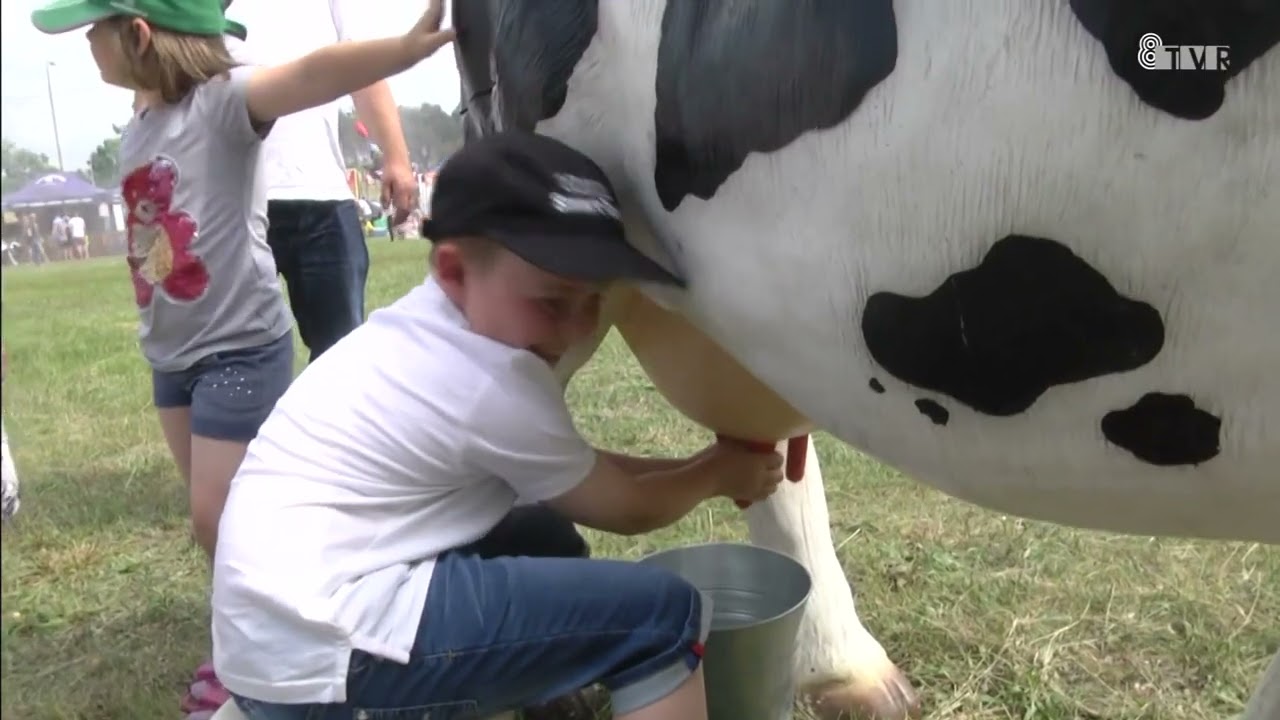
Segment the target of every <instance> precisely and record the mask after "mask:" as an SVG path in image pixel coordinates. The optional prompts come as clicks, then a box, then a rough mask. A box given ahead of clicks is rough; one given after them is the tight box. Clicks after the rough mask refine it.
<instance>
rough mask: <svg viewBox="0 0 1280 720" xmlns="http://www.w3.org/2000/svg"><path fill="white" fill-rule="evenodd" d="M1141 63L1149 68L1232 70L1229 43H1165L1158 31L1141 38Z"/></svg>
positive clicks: (1139, 47) (1139, 39) (1139, 44)
mask: <svg viewBox="0 0 1280 720" xmlns="http://www.w3.org/2000/svg"><path fill="white" fill-rule="evenodd" d="M1138 64H1139V65H1141V66H1142V67H1143V68H1144V69H1146V70H1218V71H1225V70H1230V69H1231V49H1230V47H1229V46H1227V45H1165V44H1164V40H1162V39H1161V38H1160V36H1159V35H1157V34H1155V33H1147V34H1145V35H1143V36H1142V37H1140V38H1138Z"/></svg>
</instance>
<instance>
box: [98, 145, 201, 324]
mask: <svg viewBox="0 0 1280 720" xmlns="http://www.w3.org/2000/svg"><path fill="white" fill-rule="evenodd" d="M177 186H178V166H177V164H176V163H174V161H173V160H172V159H171V158H168V157H165V156H163V155H158V156H156V158H155V159H154V160H152V161H151V162H149V163H147V164H145V165H142V166H141V167H138V168H136V169H135V170H133V171H132V172H130V173H129V174H128V175H126V176H125V177H124V180H122V181H121V182H120V192H121V195H122V196H123V198H124V202H125V206H126V207H127V208H128V209H129V212H128V215H127V216H126V217H125V228H126V232H127V234H128V238H129V254H128V256H127V257H128V262H129V271H130V274H131V275H132V276H133V290H134V296H135V299H136V300H137V303H138V307H142V308H144V307H148V306H150V305H151V300H152V297H153V296H154V294H155V289H156V287H157V286H159V287H160V289H161V290H163V291H164V293H165V294H166V295H168V296H169V297H170V298H172V299H174V300H179V301H191V300H195V299H197V298H199V297H200V296H201V295H203V294H204V292H205V290H206V289H208V287H209V271H208V269H207V268H206V267H205V265H204V262H203V261H201V260H200V258H199V257H197V256H196V255H195V254H193V253H192V252H191V244H192V243H193V242H194V241H195V239H196V235H197V232H198V227H197V225H196V221H195V219H194V218H192V217H191V216H190V215H189V214H187V213H186V212H185V211H183V210H180V209H175V208H174V207H173V194H174V190H175V189H176V188H177Z"/></svg>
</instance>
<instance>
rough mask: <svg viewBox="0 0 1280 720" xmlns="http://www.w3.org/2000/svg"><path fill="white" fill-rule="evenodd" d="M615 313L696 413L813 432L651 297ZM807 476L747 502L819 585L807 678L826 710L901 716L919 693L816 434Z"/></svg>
mask: <svg viewBox="0 0 1280 720" xmlns="http://www.w3.org/2000/svg"><path fill="white" fill-rule="evenodd" d="M609 307H610V313H609V317H610V319H612V320H614V321H615V322H616V326H617V328H618V330H619V332H621V333H622V336H623V338H624V339H625V340H626V341H627V345H628V346H629V347H630V348H631V351H632V352H633V353H635V356H636V359H637V361H639V363H640V365H641V367H643V368H644V370H645V372H646V373H647V374H648V376H649V378H650V379H651V380H652V381H653V383H654V386H655V387H657V389H658V391H659V392H661V393H662V395H663V397H665V398H666V399H667V401H668V402H670V403H671V404H672V405H673V406H674V407H675V408H676V409H678V410H679V411H680V412H681V413H683V414H684V415H685V416H686V417H688V418H690V419H692V420H693V421H695V422H697V423H699V424H700V425H702V426H704V427H706V428H709V429H711V430H713V431H715V432H716V433H719V434H722V435H725V436H728V437H731V438H737V439H741V440H754V441H761V440H775V439H779V438H789V437H793V436H795V435H797V434H801V433H804V432H808V430H809V429H810V428H809V423H808V421H807V420H806V419H805V418H804V417H802V416H801V415H800V414H799V413H798V412H796V410H795V409H794V408H792V407H791V406H790V405H789V404H788V403H786V401H784V400H783V399H782V398H780V397H778V396H777V395H776V394H775V393H773V392H772V391H771V390H769V388H767V387H765V386H764V385H763V384H762V383H760V381H759V380H757V379H756V378H755V377H753V376H752V375H750V374H749V373H747V371H746V370H745V369H743V367H742V366H741V365H740V364H739V363H738V362H737V361H735V360H734V359H733V358H732V357H730V356H729V355H728V354H727V353H725V351H724V350H723V349H721V348H720V347H719V346H718V345H716V344H715V343H713V342H711V340H709V339H708V338H707V337H706V335H705V334H703V333H702V332H700V331H699V330H697V329H696V328H694V327H693V326H692V325H691V324H689V323H688V322H687V321H686V320H684V319H683V318H681V317H680V316H678V315H675V314H673V313H670V312H667V311H666V310H663V309H662V308H659V307H658V306H657V305H655V304H654V303H652V302H650V301H649V300H647V299H646V298H645V297H643V296H640V295H635V296H634V297H632V298H630V299H619V298H618V297H614V298H613V302H612V303H611V304H610V306H609ZM806 445H807V446H808V450H807V453H808V455H807V461H806V463H805V474H804V478H803V479H802V480H801V481H800V482H798V483H795V484H791V483H784V485H785V487H784V488H783V489H782V490H780V491H779V492H778V493H777V495H776V496H775V497H774V498H773V499H771V500H770V501H769V502H767V503H765V504H762V505H761V506H759V507H754V508H751V509H749V510H748V511H747V521H748V525H749V527H750V529H751V537H752V540H753V541H754V542H756V543H758V544H760V545H764V546H767V547H770V548H772V549H776V550H779V551H782V552H785V553H787V554H788V555H791V556H792V557H794V558H796V559H797V560H799V561H800V562H801V563H803V564H804V565H805V567H807V568H808V569H809V572H810V573H811V574H812V576H813V579H814V588H813V592H812V595H811V598H810V601H809V605H808V609H807V611H806V614H805V616H804V620H803V623H802V629H801V634H800V638H799V645H798V651H797V653H796V656H795V671H796V679H797V684H798V685H799V686H800V688H802V690H803V691H804V692H805V694H806V695H808V696H809V697H810V699H812V700H813V701H814V702H815V704H816V705H817V706H818V708H819V709H820V711H821V713H822V715H823V717H825V718H837V717H842V716H843V717H854V718H873V719H874V720H898V719H899V718H904V717H907V716H908V715H909V714H914V713H915V711H916V709H917V707H918V701H917V699H916V694H915V692H914V690H913V689H912V688H911V684H910V683H909V682H907V680H906V678H905V677H904V676H903V674H902V672H901V671H899V670H898V668H897V667H896V666H895V665H894V664H893V663H892V662H891V661H890V660H889V658H888V657H887V656H886V655H885V652H884V648H882V647H881V646H880V643H878V642H876V640H875V638H873V637H872V636H871V634H870V633H868V632H867V630H866V629H865V628H864V627H863V626H862V623H861V622H860V621H859V620H858V613H857V611H856V609H855V608H854V598H853V593H852V591H851V590H850V588H849V582H848V581H847V580H846V579H845V577H844V573H843V571H842V569H841V567H840V562H839V560H838V559H837V558H836V552H835V547H834V545H833V543H832V540H831V529H830V525H829V522H828V517H827V502H826V497H825V495H824V494H823V488H822V472H821V470H820V469H819V467H818V458H817V455H816V453H815V452H814V450H813V443H812V442H810V443H806Z"/></svg>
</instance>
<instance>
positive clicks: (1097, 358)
mask: <svg viewBox="0 0 1280 720" xmlns="http://www.w3.org/2000/svg"><path fill="white" fill-rule="evenodd" d="M862 334H863V337H864V339H865V340H866V343H867V348H868V349H869V350H870V352H871V357H872V358H873V359H875V361H876V362H878V363H879V364H880V365H881V366H883V367H884V368H885V369H886V370H887V371H889V373H890V374H892V375H893V376H894V377H896V378H898V379H899V380H902V381H903V382H906V383H910V384H912V385H915V386H917V387H921V388H927V389H929V390H933V391H935V392H939V393H945V394H946V395H949V396H951V397H953V398H955V399H956V400H959V401H960V402H962V403H964V404H965V405H968V406H969V407H971V408H973V409H974V410H977V411H978V412H981V413H985V414H988V415H998V416H1007V415H1014V414H1016V413H1020V412H1022V411H1024V410H1026V409H1027V408H1029V407H1031V405H1032V403H1034V402H1035V401H1036V398H1038V397H1040V395H1041V394H1042V393H1043V392H1044V391H1045V390H1048V389H1049V388H1050V387H1053V386H1054V385H1063V384H1066V383H1071V382H1079V381H1081V380H1086V379H1089V378H1094V377H1098V376H1101V375H1106V374H1108V373H1118V372H1124V371H1126V370H1133V369H1134V368H1138V367H1141V366H1143V365H1145V364H1146V363H1148V362H1150V361H1151V359H1152V358H1154V357H1155V356H1156V354H1157V353H1159V352H1160V348H1161V347H1162V346H1163V345H1164V323H1163V321H1162V320H1161V318H1160V313H1158V312H1157V311H1156V309H1155V308H1153V307H1151V306H1150V305H1148V304H1146V303H1143V302H1139V301H1137V300H1131V299H1129V298H1126V297H1124V296H1122V295H1120V293H1118V292H1116V289H1115V288H1114V287H1112V286H1111V283H1109V282H1107V279H1106V278H1105V277H1103V275H1102V273H1100V272H1098V271H1097V270H1096V269H1094V268H1093V267H1092V266H1090V265H1089V263H1087V262H1085V261H1084V260H1083V259H1081V258H1080V257H1079V256H1077V255H1075V254H1074V253H1072V252H1071V250H1070V249H1068V248H1067V247H1066V246H1064V245H1062V244H1061V243H1058V242H1055V241H1053V240H1047V239H1044V238H1036V237H1027V236H1025V235H1010V236H1007V237H1005V238H1002V239H1000V240H999V241H997V242H996V243H995V244H994V245H992V246H991V249H990V250H989V251H988V252H987V254H986V256H985V257H984V258H983V259H982V262H980V263H979V264H978V265H977V267H974V268H972V269H969V270H964V271H961V272H957V273H955V274H954V275H952V276H950V277H948V278H947V279H946V280H945V281H943V283H942V284H941V285H940V286H938V288H937V289H935V290H934V291H933V292H931V293H930V294H929V295H927V296H925V297H922V298H912V297H907V296H905V295H899V294H897V293H892V292H877V293H875V294H873V295H872V296H871V297H870V298H868V299H867V305H866V308H865V310H864V311H863V313H862Z"/></svg>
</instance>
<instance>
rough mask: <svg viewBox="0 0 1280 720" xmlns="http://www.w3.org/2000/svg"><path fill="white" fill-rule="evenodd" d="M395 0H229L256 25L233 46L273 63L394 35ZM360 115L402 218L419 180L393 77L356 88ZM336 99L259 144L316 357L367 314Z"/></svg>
mask: <svg viewBox="0 0 1280 720" xmlns="http://www.w3.org/2000/svg"><path fill="white" fill-rule="evenodd" d="M388 2H389V0H235V3H234V4H232V3H231V2H230V0H227V2H226V3H225V4H226V5H227V15H228V17H231V18H232V19H234V20H237V21H239V22H240V23H241V24H243V25H245V26H247V27H252V28H253V32H252V33H250V34H249V35H248V37H247V38H245V40H244V41H240V40H238V39H235V38H228V39H227V48H228V49H229V50H230V51H231V54H232V56H233V57H235V58H236V59H237V60H240V61H242V62H249V63H254V64H263V65H274V64H278V63H281V62H287V61H289V60H293V59H295V58H297V57H301V56H303V55H305V54H307V53H309V52H311V51H313V50H316V49H318V48H321V47H324V46H325V45H330V44H332V43H335V42H341V41H346V40H369V39H376V38H380V37H386V36H389V35H391V34H392V30H391V29H390V28H389V27H388V26H387V21H386V16H387V13H386V12H383V11H382V9H384V8H388V7H389V5H388ZM351 100H352V103H353V104H354V105H355V110H356V115H357V117H359V118H360V120H361V121H363V122H364V124H365V125H366V126H368V128H369V134H370V136H371V138H372V139H373V140H374V141H376V142H377V143H378V146H379V147H380V148H381V151H382V155H383V164H382V191H383V202H382V205H383V207H385V208H387V211H388V212H389V213H390V212H392V208H393V206H394V213H395V217H396V220H395V222H403V221H404V218H405V217H406V216H407V214H408V213H409V211H411V210H412V209H413V208H415V207H417V204H418V200H417V197H418V183H417V180H416V178H415V177H414V175H413V170H412V165H411V163H410V160H409V149H408V145H407V144H406V143H405V138H404V133H403V130H402V129H401V126H400V110H399V108H398V107H397V106H396V102H395V98H394V97H393V96H392V94H391V88H390V86H389V85H388V84H387V82H386V81H385V80H384V81H381V82H378V83H374V84H373V85H370V86H369V87H367V88H364V89H362V90H360V91H359V92H355V93H352V94H351ZM338 118H339V105H338V103H337V102H334V103H329V104H327V105H324V106H321V107H317V108H312V109H310V110H305V111H303V112H299V113H295V114H293V115H289V116H288V117H283V118H280V119H279V120H277V121H276V125H275V127H274V128H273V129H272V131H271V135H270V136H269V137H268V138H267V139H266V140H264V141H263V143H262V151H261V153H262V155H261V162H262V165H263V170H264V172H265V173H266V182H267V200H268V202H267V221H268V228H267V242H268V244H269V245H270V246H271V252H272V254H273V255H274V256H275V262H276V269H277V270H278V271H279V273H280V275H281V276H282V277H283V278H284V280H285V284H286V285H287V286H288V292H289V306H290V308H291V309H292V311H293V317H294V320H295V321H296V322H297V325H298V334H299V336H300V337H301V338H302V342H303V344H304V345H306V346H307V348H308V349H309V350H310V353H311V360H315V359H316V358H317V357H319V356H320V355H321V354H322V353H323V352H324V351H325V350H327V349H328V348H329V347H331V346H332V345H333V344H334V343H335V342H337V341H338V340H339V339H340V338H341V337H342V336H344V335H346V334H347V333H348V332H351V330H352V329H353V328H355V327H356V326H357V325H359V324H360V323H361V322H363V321H364V291H365V281H366V279H367V277H368V273H369V249H368V247H367V246H366V244H365V236H364V224H363V222H362V217H361V213H360V210H359V207H358V206H357V205H356V199H355V197H354V195H353V194H352V191H351V188H350V186H348V185H347V175H346V162H345V161H344V159H343V156H342V147H341V145H340V144H339V142H338Z"/></svg>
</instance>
